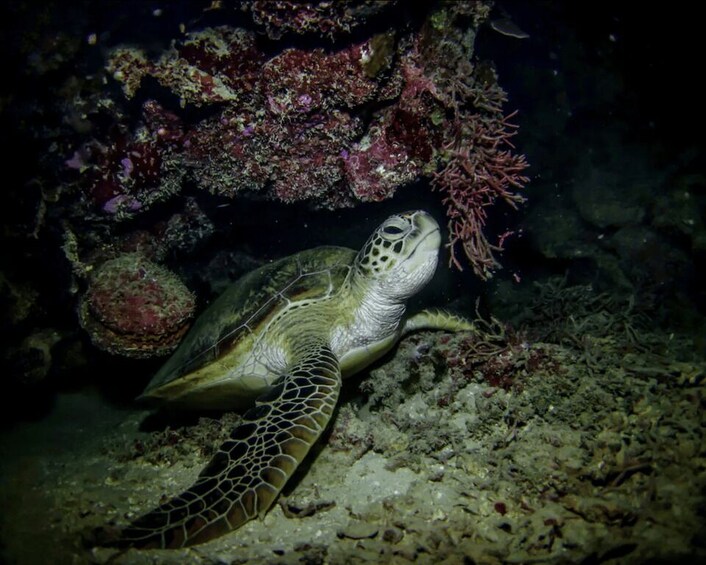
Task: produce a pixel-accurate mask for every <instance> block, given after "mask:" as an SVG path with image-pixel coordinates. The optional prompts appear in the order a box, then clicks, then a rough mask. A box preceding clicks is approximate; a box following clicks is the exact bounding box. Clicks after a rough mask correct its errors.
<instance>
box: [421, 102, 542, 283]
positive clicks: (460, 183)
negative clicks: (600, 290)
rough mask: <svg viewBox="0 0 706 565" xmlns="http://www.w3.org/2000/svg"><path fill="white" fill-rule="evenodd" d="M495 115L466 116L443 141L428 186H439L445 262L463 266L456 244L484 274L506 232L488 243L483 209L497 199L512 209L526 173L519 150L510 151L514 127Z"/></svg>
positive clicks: (493, 266)
mask: <svg viewBox="0 0 706 565" xmlns="http://www.w3.org/2000/svg"><path fill="white" fill-rule="evenodd" d="M513 115H514V114H511V115H510V116H507V117H502V115H501V114H499V115H495V116H491V117H485V116H481V115H480V114H476V115H473V116H470V117H469V119H468V120H466V121H465V122H464V129H466V130H467V131H463V132H459V133H458V137H457V138H456V139H453V140H451V141H449V142H448V143H447V145H446V146H445V149H446V150H447V154H446V155H447V157H446V159H447V163H446V165H445V167H444V168H443V169H442V170H441V171H439V172H438V173H435V174H434V176H433V179H432V186H433V187H434V188H436V189H437V190H441V191H443V192H444V193H445V194H444V197H443V202H444V204H445V205H446V216H447V218H448V227H449V238H450V242H449V244H448V246H449V248H450V251H451V254H450V262H451V264H453V265H454V266H455V267H457V268H458V269H459V270H462V269H463V267H462V266H461V263H460V261H459V259H458V256H457V252H456V248H457V246H458V245H460V246H461V247H462V249H463V252H464V253H465V255H466V257H467V258H468V260H469V261H470V262H471V265H472V267H473V270H474V271H475V273H476V274H477V275H478V276H480V277H481V278H484V279H487V278H488V277H489V276H490V275H491V274H492V272H493V271H494V270H495V269H496V268H498V267H499V266H500V264H499V263H498V261H497V259H496V258H495V255H494V252H498V251H502V249H503V242H504V240H505V238H506V237H508V236H509V235H510V234H511V232H505V233H503V234H502V235H501V236H500V237H499V239H498V241H497V242H496V243H491V242H490V241H489V240H488V239H487V237H486V235H485V233H484V229H483V228H484V226H485V223H486V219H487V215H488V208H489V207H490V206H492V205H493V204H494V203H495V201H496V200H498V199H500V200H503V201H504V202H506V203H507V204H509V205H510V206H512V207H513V208H515V207H517V205H518V204H519V203H521V202H524V198H523V197H522V196H521V195H520V194H517V193H516V192H513V190H517V189H520V188H522V186H523V185H524V184H525V183H526V182H527V180H528V179H527V177H525V176H523V175H522V171H524V170H525V168H526V167H527V162H526V160H525V157H524V155H517V154H513V153H512V152H511V151H510V150H509V149H506V147H513V146H512V144H511V143H510V137H512V135H514V130H515V128H516V126H514V125H512V124H510V123H509V122H508V120H509V119H510V118H511V117H512V116H513Z"/></svg>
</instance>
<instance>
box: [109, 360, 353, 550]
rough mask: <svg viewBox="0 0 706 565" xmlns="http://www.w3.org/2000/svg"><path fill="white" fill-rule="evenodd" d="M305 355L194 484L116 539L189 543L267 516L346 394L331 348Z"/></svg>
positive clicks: (132, 543)
mask: <svg viewBox="0 0 706 565" xmlns="http://www.w3.org/2000/svg"><path fill="white" fill-rule="evenodd" d="M300 359H302V360H301V361H300V362H299V363H297V364H295V365H294V366H293V367H292V368H291V369H290V370H289V371H287V374H285V375H283V376H282V377H280V378H279V379H278V381H277V382H276V383H275V386H274V387H273V388H272V389H271V390H269V391H268V392H267V393H265V394H264V395H263V396H262V397H260V398H259V399H258V400H257V402H256V404H255V406H254V407H253V408H251V409H250V410H248V411H247V412H246V413H245V414H244V415H243V421H242V423H241V424H239V425H238V426H237V427H236V428H235V429H234V430H233V432H232V434H231V436H230V439H228V440H227V441H226V442H224V443H223V445H221V446H220V448H219V449H218V452H217V453H216V454H215V455H214V457H213V458H212V459H211V461H210V462H209V464H208V465H207V466H206V468H204V470H203V471H202V472H201V474H200V475H199V477H198V479H197V480H196V482H195V483H194V484H193V485H192V486H191V487H190V488H189V489H188V490H186V491H185V492H184V493H182V494H181V495H179V496H177V497H176V498H173V499H172V500H170V501H168V502H166V503H164V504H162V505H161V506H159V507H158V508H156V509H155V510H153V511H151V512H149V513H147V514H145V515H144V516H142V517H140V518H138V519H137V520H135V521H134V522H133V523H132V524H130V525H129V526H127V527H126V528H125V529H123V530H122V531H121V532H120V534H119V538H118V540H117V541H115V542H113V543H110V545H117V546H123V547H141V548H178V547H184V546H188V545H194V544H198V543H203V542H205V541H208V540H210V539H213V538H216V537H218V536H220V535H223V534H225V533H227V532H229V531H231V530H235V529H236V528H239V527H240V526H242V525H243V524H245V523H246V522H248V521H250V520H252V519H253V518H255V517H256V516H260V517H262V516H263V515H264V514H265V513H266V512H267V510H268V509H269V508H270V506H271V505H272V503H273V502H274V500H275V498H276V497H277V495H278V494H279V492H280V491H281V490H282V488H283V487H284V485H285V483H286V482H287V480H288V479H289V477H291V475H292V473H294V470H295V469H296V468H297V466H298V465H299V464H300V463H301V462H302V460H303V459H304V457H305V456H306V454H307V453H308V452H309V449H310V448H311V446H312V445H313V444H314V442H315V441H316V440H317V439H318V437H319V436H320V435H321V433H322V432H323V430H324V428H325V427H326V425H327V423H328V421H329V420H330V418H331V414H332V413H333V410H334V408H335V406H336V401H337V400H338V394H339V391H340V387H341V374H340V369H339V364H338V360H337V359H336V357H335V356H334V354H333V353H332V352H331V350H330V349H329V348H328V347H325V346H317V347H316V348H312V350H311V351H309V354H308V355H306V356H305V357H300Z"/></svg>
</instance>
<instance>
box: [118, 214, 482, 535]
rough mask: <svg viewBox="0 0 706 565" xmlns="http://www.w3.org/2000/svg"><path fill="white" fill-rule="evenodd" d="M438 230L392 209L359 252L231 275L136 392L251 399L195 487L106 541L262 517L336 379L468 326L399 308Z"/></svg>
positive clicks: (204, 403)
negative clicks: (414, 342) (411, 335)
mask: <svg viewBox="0 0 706 565" xmlns="http://www.w3.org/2000/svg"><path fill="white" fill-rule="evenodd" d="M440 241H441V239H440V235H439V225H438V224H437V223H436V221H435V220H434V218H433V217H432V216H431V215H430V214H428V213H427V212H425V211H421V210H418V211H411V212H405V213H402V214H394V215H393V216H391V217H389V218H388V219H386V220H385V221H384V222H383V223H382V225H380V227H378V228H377V229H376V230H375V232H374V233H373V234H372V235H371V236H370V238H369V239H368V241H367V243H366V244H365V245H364V246H363V248H362V249H361V250H360V251H359V252H356V251H354V250H351V249H346V248H342V247H318V248H315V249H310V250H308V251H302V252H300V253H297V254H295V255H292V256H290V257H286V258H284V259H280V260H279V261H275V262H273V263H270V264H267V265H265V266H263V267H260V268H259V269H257V270H255V271H253V272H251V273H249V274H247V275H245V276H244V277H242V278H241V279H240V280H238V281H237V282H235V283H233V285H232V286H230V287H229V288H228V289H227V290H226V291H225V292H224V294H223V295H221V296H220V297H219V298H218V299H217V300H215V301H214V302H213V304H212V305H211V306H210V307H209V308H208V309H207V310H206V311H205V312H204V313H203V314H202V315H201V316H200V317H199V318H198V320H197V321H196V322H195V323H194V325H193V327H192V328H191V330H190V331H189V333H188V334H187V336H186V337H185V338H184V340H183V342H182V344H181V345H180V346H179V349H178V350H177V351H176V352H175V353H174V355H173V356H172V357H171V358H170V359H169V360H168V361H167V362H166V364H165V365H164V366H163V367H162V369H161V370H160V371H159V372H158V373H157V374H156V375H155V377H154V378H153V379H152V381H151V382H150V383H149V385H148V386H147V388H146V390H145V392H144V393H143V395H142V397H143V398H147V399H158V400H161V401H166V402H168V403H170V404H177V405H182V406H187V407H190V408H193V407H197V408H198V407H204V408H232V407H234V406H240V405H242V404H243V403H244V402H250V403H251V405H252V403H253V400H254V406H253V407H252V408H250V409H249V410H247V411H246V412H245V413H244V415H243V418H242V422H241V423H240V424H239V425H238V426H237V427H236V428H235V429H234V430H233V432H232V434H231V435H230V438H229V439H228V440H227V441H226V442H225V443H223V445H221V446H220V448H219V449H218V452H217V453H216V454H215V455H214V457H213V458H212V459H211V461H210V462H209V463H208V465H207V466H206V467H205V468H204V469H203V471H202V472H201V474H200V475H199V476H198V478H197V480H196V482H195V483H194V484H193V485H192V486H191V487H190V488H189V489H187V490H186V491H185V492H184V493H182V494H181V495H179V496H177V497H176V498H173V499H172V500H170V501H168V502H166V503H164V504H162V505H161V506H159V507H158V508H156V509H155V510H153V511H151V512H149V513H147V514H145V515H144V516H142V517H140V518H138V519H137V520H135V521H134V522H133V523H132V524H130V525H129V526H127V527H125V528H124V529H122V530H120V531H119V532H118V534H117V536H116V537H114V538H113V540H112V541H111V542H110V543H108V545H119V546H134V547H144V548H150V547H154V548H178V547H184V546H188V545H193V544H198V543H202V542H205V541H207V540H210V539H213V538H215V537H217V536H220V535H222V534H224V533H226V532H229V531H231V530H234V529H236V528H238V527H240V526H241V525H243V524H244V523H246V522H248V521H249V520H251V519H253V518H255V517H256V516H260V517H262V516H263V515H264V514H265V513H266V512H267V510H268V509H269V507H270V506H271V505H272V503H273V501H274V500H275V498H276V497H277V495H278V494H279V492H280V490H281V489H282V487H284V485H285V483H286V482H287V480H288V479H289V477H291V475H292V473H293V472H294V470H295V469H296V468H297V466H298V465H299V463H301V461H302V460H303V459H304V457H305V456H306V454H307V452H308V451H309V449H310V448H311V446H312V444H314V442H316V440H317V438H318V437H319V436H320V435H321V433H322V431H323V430H324V429H325V427H326V425H327V423H328V422H329V420H330V418H331V414H332V413H333V411H334V408H335V406H336V401H337V399H338V394H339V390H340V387H341V379H342V378H343V377H346V376H348V375H351V374H353V373H355V372H357V371H359V370H360V369H362V368H364V367H366V366H367V365H369V364H370V363H372V362H373V361H374V360H376V359H378V358H379V357H380V356H381V355H383V354H384V353H385V352H387V351H389V350H390V348H392V347H393V345H394V344H395V343H396V342H397V341H398V340H399V339H400V337H401V336H402V335H404V334H406V333H408V332H410V331H413V330H418V329H426V328H431V329H445V330H451V331H459V330H470V329H472V328H473V326H472V324H471V323H470V322H468V321H466V320H464V319H463V318H460V317H458V316H455V315H452V314H449V313H446V312H440V311H422V312H420V313H418V314H416V315H413V316H411V317H405V308H406V304H405V303H406V301H407V299H408V298H410V297H411V296H412V295H414V294H415V293H417V292H418V291H419V290H420V289H421V288H422V287H424V286H425V285H426V283H427V282H429V280H430V279H431V277H432V275H433V274H434V271H435V270H436V265H437V259H438V253H439V245H440Z"/></svg>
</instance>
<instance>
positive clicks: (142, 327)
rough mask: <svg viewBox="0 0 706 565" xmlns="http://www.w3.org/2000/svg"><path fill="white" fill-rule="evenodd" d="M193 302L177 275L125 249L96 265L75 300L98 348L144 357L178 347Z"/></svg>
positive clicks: (82, 321)
mask: <svg viewBox="0 0 706 565" xmlns="http://www.w3.org/2000/svg"><path fill="white" fill-rule="evenodd" d="M195 306H196V302H195V299H194V296H193V295H192V294H191V293H190V292H189V290H188V289H187V288H186V287H185V286H184V285H183V283H182V282H181V281H180V280H179V279H178V278H177V277H176V275H174V274H173V273H171V272H170V271H168V270H167V269H165V268H164V267H162V266H160V265H157V264H156V263H153V262H152V261H149V260H147V259H145V258H144V257H143V256H141V255H139V254H137V253H128V254H125V255H122V256H120V257H118V258H116V259H111V260H109V261H106V262H105V263H103V264H102V265H101V266H100V267H98V269H97V270H96V271H95V273H94V274H93V276H92V277H91V280H90V283H89V287H88V290H87V291H86V294H85V295H84V296H83V298H82V299H81V302H80V304H79V318H80V322H81V325H82V326H83V328H84V329H85V330H86V331H87V332H88V334H89V335H90V337H91V340H92V341H93V343H94V344H95V345H96V346H97V347H99V348H101V349H103V350H105V351H108V352H110V353H113V354H116V355H123V356H126V357H137V358H144V357H153V356H159V355H165V354H167V353H170V352H171V351H172V350H173V349H174V348H176V346H177V345H178V343H179V341H180V340H181V338H182V337H183V335H184V333H185V332H186V330H187V329H188V327H189V320H190V318H191V317H192V316H193V314H194V309H195Z"/></svg>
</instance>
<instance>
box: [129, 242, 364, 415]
mask: <svg viewBox="0 0 706 565" xmlns="http://www.w3.org/2000/svg"><path fill="white" fill-rule="evenodd" d="M356 253H357V252H356V251H353V250H352V249H346V248H344V247H317V248H315V249H309V250H306V251H302V252H300V253H297V254H295V255H290V256H289V257H285V258H283V259H280V260H278V261H275V262H273V263H268V264H266V265H263V266H262V267H260V268H258V269H256V270H254V271H252V272H250V273H248V274H246V275H244V276H243V277H242V278H240V279H238V280H237V281H236V282H234V283H233V284H232V285H231V286H229V287H228V288H227V289H226V290H225V291H224V292H223V294H221V296H219V297H218V298H217V299H216V300H215V301H214V302H213V303H212V304H211V305H210V306H209V307H208V308H207V309H206V310H205V311H204V312H203V314H201V316H199V318H198V319H197V320H196V321H195V322H194V324H193V326H192V327H191V329H190V330H189V332H188V334H187V335H186V337H185V338H184V340H183V341H182V343H181V344H180V345H179V348H178V349H177V350H176V352H175V353H174V354H173V355H172V357H171V358H170V359H169V360H168V361H167V362H166V363H165V364H164V366H162V368H161V369H160V370H159V371H158V372H157V373H156V374H155V376H154V377H153V379H152V380H151V381H150V383H149V384H148V385H147V388H146V389H145V391H144V393H143V394H142V396H141V397H140V398H141V399H143V400H145V399H146V400H150V399H161V400H164V399H167V400H171V399H173V398H174V397H175V396H178V397H179V403H180V404H186V405H187V406H188V404H189V392H190V390H189V389H190V388H192V387H195V386H197V385H195V384H193V383H195V382H198V383H199V385H198V386H201V385H202V384H203V382H204V377H203V376H201V377H200V378H199V379H197V380H193V379H191V378H190V376H191V375H193V374H195V373H196V372H199V373H200V374H201V375H204V374H205V375H206V377H205V378H206V379H207V380H208V379H213V380H214V381H215V380H217V379H218V378H219V377H222V376H223V374H224V373H225V372H226V371H229V370H230V369H232V368H234V367H236V366H238V365H240V364H242V363H243V362H244V361H245V359H246V358H247V356H248V354H249V353H250V351H251V349H252V346H253V344H254V343H255V341H256V339H257V338H258V337H259V336H260V335H261V334H262V332H264V331H267V328H268V325H269V322H270V321H271V320H272V319H273V317H275V316H276V315H277V314H278V313H279V312H280V311H281V310H282V309H283V308H284V307H285V306H289V305H291V303H296V302H297V301H300V300H303V299H308V300H311V299H314V300H315V299H317V298H323V297H325V296H330V295H331V292H332V291H336V290H337V289H339V288H340V287H341V285H342V284H343V281H344V280H345V278H346V276H347V275H348V273H349V271H350V266H351V265H352V264H353V261H354V259H355V256H356ZM293 315H295V314H293ZM272 337H277V336H272ZM226 357H227V359H226ZM209 368H212V369H213V370H212V371H209V370H206V369H209ZM236 380H237V378H236ZM235 388H236V389H237V387H235ZM166 389H169V392H168V393H166V392H165V390H166ZM224 390H226V389H224ZM234 404H237V402H234Z"/></svg>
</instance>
